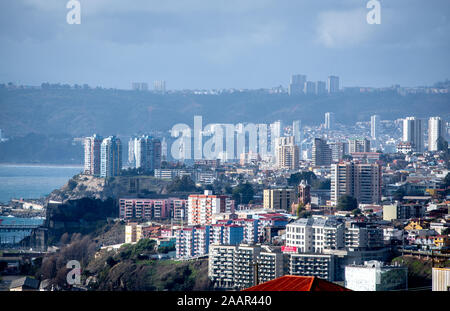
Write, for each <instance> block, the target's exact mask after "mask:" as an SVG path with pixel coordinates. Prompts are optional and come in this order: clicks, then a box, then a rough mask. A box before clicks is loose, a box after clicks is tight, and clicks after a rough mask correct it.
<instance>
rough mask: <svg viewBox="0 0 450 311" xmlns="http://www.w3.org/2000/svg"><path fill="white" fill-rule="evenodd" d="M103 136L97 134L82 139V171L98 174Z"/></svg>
mask: <svg viewBox="0 0 450 311" xmlns="http://www.w3.org/2000/svg"><path fill="white" fill-rule="evenodd" d="M102 140H103V138H102V137H101V136H99V135H97V134H94V135H93V136H91V137H86V138H85V139H84V173H85V174H86V175H94V176H100V164H101V144H102Z"/></svg>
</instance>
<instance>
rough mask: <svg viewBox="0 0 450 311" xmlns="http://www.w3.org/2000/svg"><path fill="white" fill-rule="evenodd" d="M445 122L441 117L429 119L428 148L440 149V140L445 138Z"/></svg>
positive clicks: (431, 149) (430, 149) (432, 149)
mask: <svg viewBox="0 0 450 311" xmlns="http://www.w3.org/2000/svg"><path fill="white" fill-rule="evenodd" d="M444 124H445V122H443V121H442V119H441V118H440V117H431V118H429V119H428V150H429V151H439V149H440V148H439V142H440V141H442V142H443V141H444V140H445V136H446V135H445V134H446V133H445V126H444Z"/></svg>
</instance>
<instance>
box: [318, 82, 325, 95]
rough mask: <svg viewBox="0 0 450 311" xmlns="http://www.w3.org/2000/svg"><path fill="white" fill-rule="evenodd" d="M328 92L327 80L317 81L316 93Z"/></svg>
mask: <svg viewBox="0 0 450 311" xmlns="http://www.w3.org/2000/svg"><path fill="white" fill-rule="evenodd" d="M326 93H327V83H326V82H325V81H317V82H316V94H317V95H323V94H326Z"/></svg>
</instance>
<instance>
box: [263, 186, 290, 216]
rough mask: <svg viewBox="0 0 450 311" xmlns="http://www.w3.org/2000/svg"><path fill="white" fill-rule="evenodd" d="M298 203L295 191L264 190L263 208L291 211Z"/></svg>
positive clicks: (287, 189)
mask: <svg viewBox="0 0 450 311" xmlns="http://www.w3.org/2000/svg"><path fill="white" fill-rule="evenodd" d="M295 201H296V193H295V189H289V188H279V189H264V194H263V206H264V208H265V209H273V210H280V209H281V210H285V211H290V210H291V205H292V203H293V202H295Z"/></svg>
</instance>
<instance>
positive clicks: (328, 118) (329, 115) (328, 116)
mask: <svg viewBox="0 0 450 311" xmlns="http://www.w3.org/2000/svg"><path fill="white" fill-rule="evenodd" d="M325 128H326V129H328V130H331V129H333V128H334V113H333V112H325Z"/></svg>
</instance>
